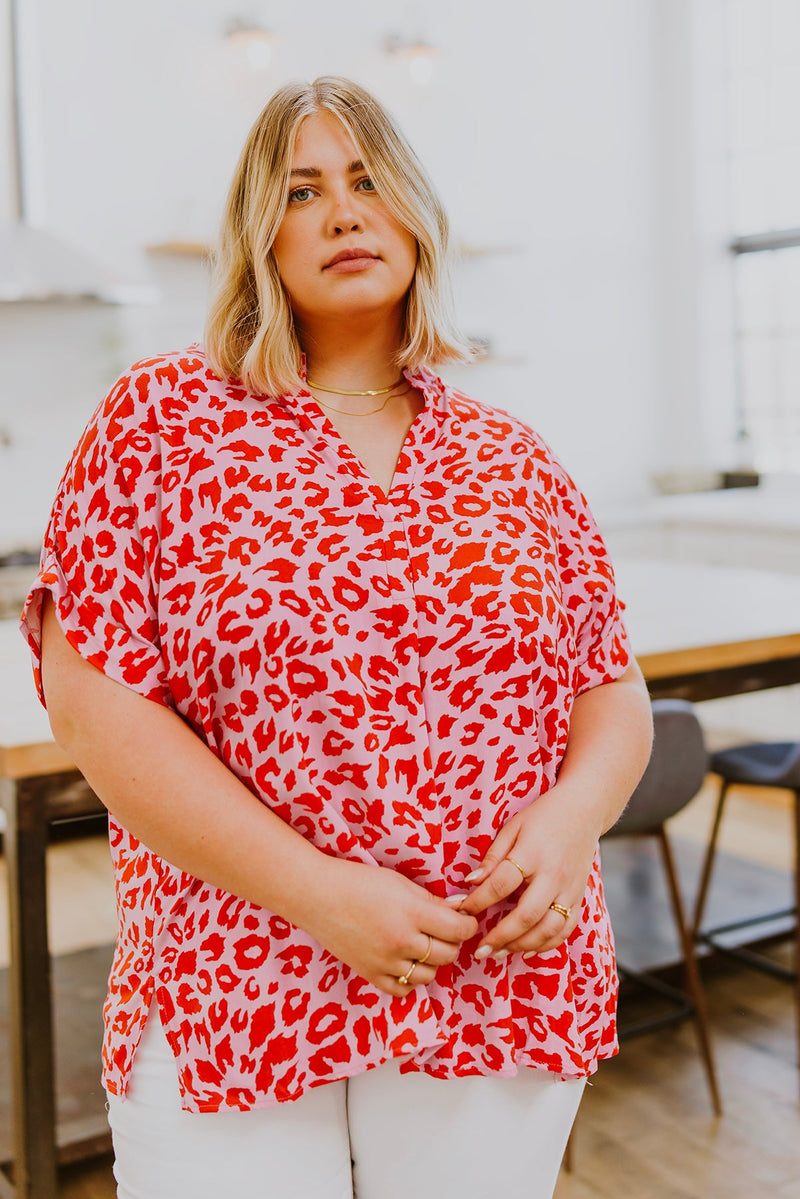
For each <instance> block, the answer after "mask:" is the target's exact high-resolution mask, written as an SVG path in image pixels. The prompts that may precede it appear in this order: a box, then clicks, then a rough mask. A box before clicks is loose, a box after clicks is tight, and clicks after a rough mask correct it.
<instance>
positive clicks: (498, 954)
mask: <svg viewBox="0 0 800 1199" xmlns="http://www.w3.org/2000/svg"><path fill="white" fill-rule="evenodd" d="M508 954H509V951H508V950H507V949H498V950H497V952H496V953H493V954H492V957H493V958H507V957H508Z"/></svg>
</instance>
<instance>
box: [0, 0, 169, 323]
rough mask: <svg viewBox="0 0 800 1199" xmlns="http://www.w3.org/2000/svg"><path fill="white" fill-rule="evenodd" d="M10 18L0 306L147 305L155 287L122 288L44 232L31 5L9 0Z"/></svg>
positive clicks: (25, 0) (0, 230)
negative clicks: (35, 160)
mask: <svg viewBox="0 0 800 1199" xmlns="http://www.w3.org/2000/svg"><path fill="white" fill-rule="evenodd" d="M8 16H9V23H10V29H9V38H8V45H9V66H10V73H11V89H10V100H11V118H12V120H11V128H12V139H11V154H10V159H11V161H10V168H11V180H10V182H11V186H12V195H13V210H12V214H11V216H12V219H11V222H10V223H9V224H8V225H6V226H2V227H0V304H1V303H20V302H25V301H52V300H94V301H96V302H99V303H108V304H123V303H131V302H140V303H142V302H148V301H150V300H152V299H153V298H154V296H155V294H156V293H155V291H154V289H153V288H152V287H151V286H149V285H135V284H134V285H126V284H124V283H122V282H121V281H120V280H118V279H116V278H115V276H114V275H113V274H112V273H111V272H110V271H107V270H105V269H104V268H103V267H102V266H100V264H99V263H96V262H94V261H93V260H92V259H91V258H90V257H89V256H87V255H86V254H85V253H84V252H83V251H82V250H79V249H77V248H76V247H75V246H71V245H69V244H68V243H66V242H64V241H63V240H62V239H61V238H60V237H58V236H57V235H56V234H53V233H51V232H49V231H48V230H47V229H46V228H43V227H42V226H43V225H45V224H46V221H43V220H42V219H41V208H42V205H41V204H40V205H39V211H38V214H36V213H34V211H33V209H34V208H35V206H34V205H32V203H31V191H32V186H31V178H30V156H29V154H28V153H27V151H28V150H29V147H30V142H31V141H32V139H33V137H34V130H33V129H32V128H31V122H30V120H28V119H27V116H28V113H29V111H30V110H35V108H36V107H37V105H36V103H35V97H33V96H32V95H31V92H32V91H35V88H36V79H37V71H36V66H37V65H38V64H37V59H38V55H37V54H36V44H35V40H36V39H35V32H34V28H33V14H32V11H31V7H30V4H29V0H9V4H8ZM23 68H26V69H25V70H23ZM23 81H24V86H23ZM35 215H38V217H39V219H38V220H37V219H34V217H35Z"/></svg>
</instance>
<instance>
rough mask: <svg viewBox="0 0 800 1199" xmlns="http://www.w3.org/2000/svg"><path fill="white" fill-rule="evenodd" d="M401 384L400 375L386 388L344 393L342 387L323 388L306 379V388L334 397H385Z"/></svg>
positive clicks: (401, 378) (401, 377) (319, 384)
mask: <svg viewBox="0 0 800 1199" xmlns="http://www.w3.org/2000/svg"><path fill="white" fill-rule="evenodd" d="M402 382H403V376H402V375H401V376H400V378H399V379H395V381H394V383H390V384H389V386H388V387H375V388H373V389H372V391H345V389H344V388H343V387H323V386H322V384H321V383H312V382H311V380H310V379H306V383H307V384H308V386H309V387H313V388H314V390H315V391H327V392H328V394H329V395H334V396H385V395H386V393H387V391H394V389H395V387H399V386H400V384H401V383H402Z"/></svg>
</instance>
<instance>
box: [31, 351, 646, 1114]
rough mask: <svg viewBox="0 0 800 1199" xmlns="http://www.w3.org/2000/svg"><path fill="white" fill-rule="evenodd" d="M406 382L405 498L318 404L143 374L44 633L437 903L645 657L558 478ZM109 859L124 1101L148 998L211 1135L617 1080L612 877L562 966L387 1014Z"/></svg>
mask: <svg viewBox="0 0 800 1199" xmlns="http://www.w3.org/2000/svg"><path fill="white" fill-rule="evenodd" d="M407 377H408V378H409V380H410V382H411V383H412V384H414V385H415V386H416V387H418V388H419V389H420V391H421V393H422V394H423V395H424V399H425V407H424V410H423V411H422V412H421V413H420V415H419V416H418V417H417V419H416V420H415V422H414V424H413V425H412V427H411V430H410V432H409V434H408V437H407V439H406V442H405V445H404V448H403V450H402V453H401V456H400V459H399V462H398V465H397V472H396V475H395V478H394V481H393V484H392V488H391V491H390V493H389V495H388V496H386V495H384V494H383V492H382V491H381V490H380V489H379V488H378V487H377V486H376V485H375V484H374V483H373V482H372V480H371V479H370V477H369V476H368V475H367V474H366V473H365V471H364V468H363V467H362V466H361V464H360V462H359V461H358V460H357V458H356V457H355V456H354V455H353V453H352V452H351V451H350V449H349V447H348V446H347V445H346V444H345V443H344V442H343V441H342V439H341V438H340V437H339V435H338V434H337V433H336V431H335V430H334V428H333V427H332V426H331V425H330V423H329V422H328V421H327V420H326V418H325V417H324V415H323V414H322V412H321V410H320V408H319V407H318V406H317V405H316V403H315V402H314V401H313V400H312V398H311V396H310V395H309V393H308V392H307V391H305V390H302V389H300V390H298V392H297V393H296V394H294V395H289V396H284V397H282V398H281V399H280V400H273V399H269V398H267V397H263V396H254V395H251V394H248V393H247V392H246V391H245V390H244V389H243V388H242V387H241V386H237V385H236V384H235V383H231V382H228V383H223V382H221V381H220V380H219V379H218V378H217V377H216V376H215V375H214V373H213V372H212V371H211V369H210V367H209V366H208V363H207V361H206V359H205V357H204V354H203V351H202V349H201V348H200V347H199V346H192V347H190V348H189V349H188V350H186V351H182V352H180V353H175V354H171V355H168V356H164V357H159V358H155V359H152V360H149V361H145V362H140V363H138V364H137V365H136V366H134V367H133V368H132V369H131V370H130V372H129V373H127V374H126V375H125V376H123V377H122V378H121V379H120V380H119V381H118V382H117V383H116V385H115V386H114V388H113V389H112V391H111V393H110V394H109V396H108V398H107V399H106V401H105V403H104V404H102V405H101V406H100V408H99V409H98V411H97V413H96V414H95V416H94V417H93V419H92V420H91V422H90V423H89V425H88V427H87V429H86V432H85V434H84V436H83V438H82V440H81V442H80V444H79V445H78V447H77V449H76V451H75V454H74V455H73V458H72V460H71V462H70V464H69V467H68V469H67V472H66V474H65V476H64V479H63V481H62V484H61V487H60V490H59V493H58V496H57V499H56V502H55V506H54V509H53V515H52V520H51V524H50V527H49V530H48V533H47V538H46V544H45V550H44V554H43V560H42V568H41V573H40V576H39V579H38V581H37V584H36V586H35V587H34V590H33V591H32V593H31V596H30V597H29V601H28V604H27V607H26V616H25V618H24V628H25V631H26V633H27V636H28V638H29V641H30V644H31V647H32V649H33V650H34V653H35V655H36V656H37V660H38V652H39V651H38V646H39V631H40V611H41V596H42V592H43V590H44V589H47V590H49V591H50V592H51V593H52V595H53V596H54V598H55V601H56V610H57V614H58V618H59V621H60V623H61V625H62V627H63V629H64V631H65V633H66V635H67V637H68V638H69V641H70V642H71V644H72V645H73V646H74V647H75V649H76V650H77V651H78V652H79V653H80V654H81V655H82V656H83V657H84V658H85V659H86V660H87V661H89V662H91V663H92V664H93V665H94V666H96V667H97V668H98V669H99V670H101V671H103V672H104V673H105V674H107V675H108V676H109V677H111V678H112V679H114V680H116V681H117V682H119V683H122V684H124V685H126V686H128V687H131V688H133V689H134V690H135V691H137V692H139V693H140V694H142V695H144V696H147V697H149V698H150V699H151V700H153V701H155V702H157V703H161V704H166V705H169V706H170V707H172V708H174V709H176V710H177V711H178V712H179V713H180V714H181V715H182V717H183V718H184V719H185V720H186V721H187V722H188V724H189V725H190V726H191V727H192V728H193V729H194V730H195V731H196V732H197V735H198V736H200V737H202V738H203V739H204V740H205V741H206V742H207V743H208V745H209V746H210V747H211V748H212V750H213V751H214V753H215V754H217V755H218V757H219V758H220V759H221V760H222V761H223V762H224V763H225V764H226V765H227V766H228V767H229V769H230V770H232V771H233V772H234V773H235V774H236V775H237V776H238V777H239V778H240V779H241V780H242V781H243V782H244V783H245V784H246V785H247V786H248V787H249V788H250V789H251V790H252V791H253V792H254V793H255V794H256V795H258V796H259V797H260V798H261V799H262V801H263V802H264V803H266V804H269V805H270V807H271V808H272V809H273V810H274V811H275V812H277V813H278V814H279V815H280V816H281V817H282V818H283V819H284V820H286V821H287V822H288V823H290V824H291V825H293V826H294V827H295V828H296V829H298V830H299V831H300V832H302V833H303V835H304V836H306V837H307V838H308V839H309V840H310V841H312V842H313V844H314V845H316V846H318V847H319V849H321V850H323V851H324V852H325V853H329V854H336V855H339V856H341V857H346V858H351V859H353V860H357V861H361V862H371V863H378V864H380V865H382V866H387V867H391V868H392V869H395V870H399V871H401V872H402V873H403V874H405V875H406V876H407V877H409V878H411V879H414V880H416V881H417V882H418V883H421V884H422V885H424V886H425V887H427V888H429V889H430V890H431V891H432V892H434V893H436V894H437V895H442V896H444V895H447V894H450V893H452V892H453V891H458V890H463V880H464V878H465V876H466V875H467V874H469V873H470V871H471V870H473V869H474V868H475V866H476V865H477V863H478V861H479V860H480V858H481V856H482V855H483V854H484V853H485V851H486V850H487V848H488V847H489V844H490V843H491V841H492V839H493V838H494V837H495V835H496V834H497V832H498V830H499V829H500V827H501V826H502V825H503V823H504V822H505V821H506V820H508V818H509V817H510V816H511V815H512V814H513V813H514V812H516V811H518V810H519V809H520V808H522V807H524V806H525V805H527V804H530V803H531V802H532V801H535V799H536V797H537V796H538V795H540V794H541V793H542V792H543V791H546V790H547V789H548V788H549V787H550V786H551V785H552V783H553V781H554V779H555V777H556V772H557V769H558V765H559V762H560V760H561V758H562V755H563V753H564V748H565V745H566V741H567V734H568V731H569V721H570V711H571V707H572V703H573V700H574V698H575V696H576V695H577V694H580V692H582V691H584V690H586V689H588V688H590V687H594V686H597V685H599V684H602V683H604V682H608V681H610V680H613V679H615V678H617V677H619V675H621V674H622V673H623V671H624V670H625V668H626V666H627V665H628V661H629V657H628V647H627V639H626V635H625V630H624V627H623V625H622V622H621V617H620V606H619V604H618V602H617V600H616V598H615V592H614V580H613V574H612V570H611V566H610V564H609V561H608V558H607V555H606V552H605V549H604V547H603V544H602V541H601V540H600V537H599V535H598V532H597V529H596V527H595V524H594V522H593V520H592V517H591V515H590V513H589V511H588V509H587V506H586V503H585V500H584V499H583V497H582V496H581V494H580V492H579V491H578V490H577V489H576V488H575V486H574V484H573V483H572V482H571V480H570V479H569V478H568V476H567V475H566V474H565V472H564V471H563V469H562V467H561V466H560V465H559V463H558V462H557V460H555V459H554V458H553V456H552V454H551V453H550V451H549V450H548V448H547V447H546V446H545V445H544V444H543V443H542V441H541V440H540V439H539V438H538V437H537V436H536V434H534V433H533V432H532V431H531V430H530V429H528V428H527V427H526V426H525V425H524V424H522V423H521V422H520V421H518V420H516V419H514V418H512V417H510V416H508V415H506V414H505V413H503V412H499V411H495V410H492V409H490V408H487V407H484V406H482V405H481V404H478V403H475V402H474V401H472V400H470V399H468V398H466V397H465V396H463V395H461V394H460V393H458V392H456V391H454V390H452V389H450V388H448V387H446V386H445V385H444V384H443V383H442V381H441V380H440V379H439V378H438V377H436V376H435V375H433V374H431V373H430V372H427V371H418V372H415V373H412V372H407ZM36 669H37V680H38V682H39V685H40V684H41V680H40V677H39V675H38V666H37V668H36ZM40 693H41V686H40ZM111 846H112V854H113V860H114V868H115V876H116V891H117V905H118V911H119V936H118V941H117V946H116V954H115V958H114V964H113V968H112V973H111V979H110V985H109V992H108V998H107V1001H106V1005H105V1020H106V1037H105V1044H104V1080H105V1084H106V1086H107V1087H108V1089H109V1090H110V1091H111V1092H112V1093H114V1094H117V1095H121V1094H124V1093H125V1089H126V1085H127V1079H128V1076H129V1070H130V1066H131V1061H132V1056H133V1054H134V1052H135V1048H136V1045H137V1043H138V1039H139V1036H140V1033H141V1030H142V1028H143V1026H144V1022H145V1019H146V1016H147V1011H148V1008H149V1005H150V1003H151V1002H152V1001H153V998H154V996H155V998H156V999H157V1002H158V1005H159V1009H160V1013H161V1018H162V1021H163V1023H164V1027H165V1029H166V1032H167V1036H168V1038H169V1041H170V1044H171V1046H172V1048H173V1051H174V1052H175V1055H176V1058H177V1063H178V1070H179V1078H180V1086H181V1092H182V1096H183V1103H184V1106H185V1107H186V1108H187V1109H188V1110H192V1111H217V1110H226V1109H249V1108H255V1107H263V1106H267V1105H269V1104H271V1103H275V1102H280V1101H285V1100H291V1099H294V1098H296V1097H297V1096H299V1095H301V1094H302V1093H303V1092H304V1090H306V1089H307V1088H309V1087H314V1086H318V1085H321V1084H324V1083H327V1082H331V1081H334V1080H336V1079H341V1078H345V1077H348V1076H349V1075H352V1074H355V1073H358V1072H360V1071H362V1070H364V1069H365V1068H368V1067H370V1066H374V1065H377V1064H379V1063H381V1062H383V1061H385V1060H387V1059H389V1058H391V1057H396V1056H404V1057H406V1058H407V1060H406V1061H405V1063H404V1065H403V1069H404V1070H424V1071H425V1072H427V1073H428V1074H431V1075H435V1076H436V1077H440V1078H449V1077H454V1076H461V1075H468V1074H499V1075H513V1074H515V1073H516V1072H517V1069H518V1068H520V1067H536V1068H540V1069H545V1070H548V1071H552V1072H554V1073H556V1074H558V1075H562V1076H576V1075H585V1074H588V1073H591V1072H592V1071H593V1069H594V1068H595V1065H596V1061H597V1059H598V1058H599V1057H605V1056H609V1055H610V1054H612V1053H613V1052H614V1051H615V1048H616V1039H615V1036H616V1034H615V1022H614V1013H615V1002H616V975H615V968H614V958H613V942H612V938H611V932H610V928H609V924H608V918H607V914H606V909H605V904H604V900H603V892H602V885H601V880H600V873H599V862H598V861H597V860H596V861H595V865H594V870H593V873H592V875H591V877H590V879H589V883H588V886H587V890H586V894H585V897H584V900H583V904H582V911H581V919H580V923H579V925H578V927H577V928H576V929H575V931H574V933H573V934H572V936H571V937H570V939H569V941H568V943H567V944H565V945H563V946H561V947H560V948H558V949H555V950H552V951H550V952H548V953H544V954H541V955H539V956H538V957H535V958H531V959H528V960H525V959H523V958H522V957H521V955H519V954H515V955H511V956H510V957H508V958H506V959H504V960H502V961H494V960H492V959H489V960H486V961H481V962H478V961H476V960H475V958H474V956H473V954H474V949H475V945H476V943H477V942H476V941H471V942H469V943H467V944H465V945H464V947H463V950H462V952H461V954H460V956H459V958H458V960H457V961H456V962H455V963H454V965H452V966H450V967H442V968H440V969H439V970H438V972H437V977H436V980H435V982H434V983H432V984H430V985H429V986H427V987H417V988H415V989H414V990H413V991H412V992H411V993H410V994H409V995H408V996H407V997H405V998H403V999H395V998H392V997H390V996H387V995H385V994H383V993H382V992H380V991H378V990H377V989H376V988H374V987H372V986H371V985H369V984H368V983H366V982H365V981H363V980H362V979H361V978H359V977H358V976H357V975H355V974H354V973H353V972H352V971H351V970H350V969H349V968H348V967H346V966H345V965H343V964H342V963H341V962H340V961H338V960H337V959H335V958H334V957H332V955H330V954H329V953H328V952H327V951H325V950H324V949H323V948H322V947H321V946H320V945H319V944H318V943H316V942H315V941H314V940H313V938H311V937H310V936H308V935H307V934H306V933H304V932H303V931H302V930H301V929H299V928H296V927H293V926H292V925H290V924H289V923H288V922H287V921H286V920H284V919H282V918H281V917H280V916H278V915H275V914H274V913H271V912H268V911H265V910H263V909H260V908H258V907H256V906H255V905H253V904H251V903H248V902H245V901H244V900H242V899H239V898H237V897H235V896H233V895H229V894H226V893H224V892H222V891H219V890H216V889H215V888H213V887H211V886H209V885H207V884H206V883H204V882H202V881H201V880H199V879H197V878H193V877H192V876H190V875H188V874H186V873H183V872H181V871H180V870H178V869H175V868H174V867H172V866H171V865H169V864H168V863H166V862H165V861H163V860H162V859H160V858H159V857H157V856H156V855H155V854H153V853H151V852H150V851H149V850H148V849H147V848H145V846H144V845H142V844H141V843H139V842H138V841H137V840H136V839H135V838H134V837H133V836H131V835H130V834H129V833H127V832H126V831H125V829H123V828H121V827H119V826H118V825H117V824H115V823H114V822H113V821H112V824H111ZM511 902H512V901H511V900H509V901H507V902H506V903H505V904H503V905H498V907H497V908H495V909H492V910H490V912H489V913H488V914H487V918H486V920H485V921H484V923H483V927H484V929H485V928H486V927H487V926H489V925H491V923H493V922H494V921H496V920H497V919H499V918H500V916H501V915H502V914H503V913H504V912H505V911H507V910H508V909H509V906H510V904H511Z"/></svg>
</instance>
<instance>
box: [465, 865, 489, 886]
mask: <svg viewBox="0 0 800 1199" xmlns="http://www.w3.org/2000/svg"><path fill="white" fill-rule="evenodd" d="M485 873H486V870H485V869H484V867H483V866H481V867H480V868H479V869H478V870H473V871H472V874H468V875H467V877H466V878H465V879H464V882H465V883H477V882H478V880H479V879H482V878H483V876H484V874H485Z"/></svg>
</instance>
